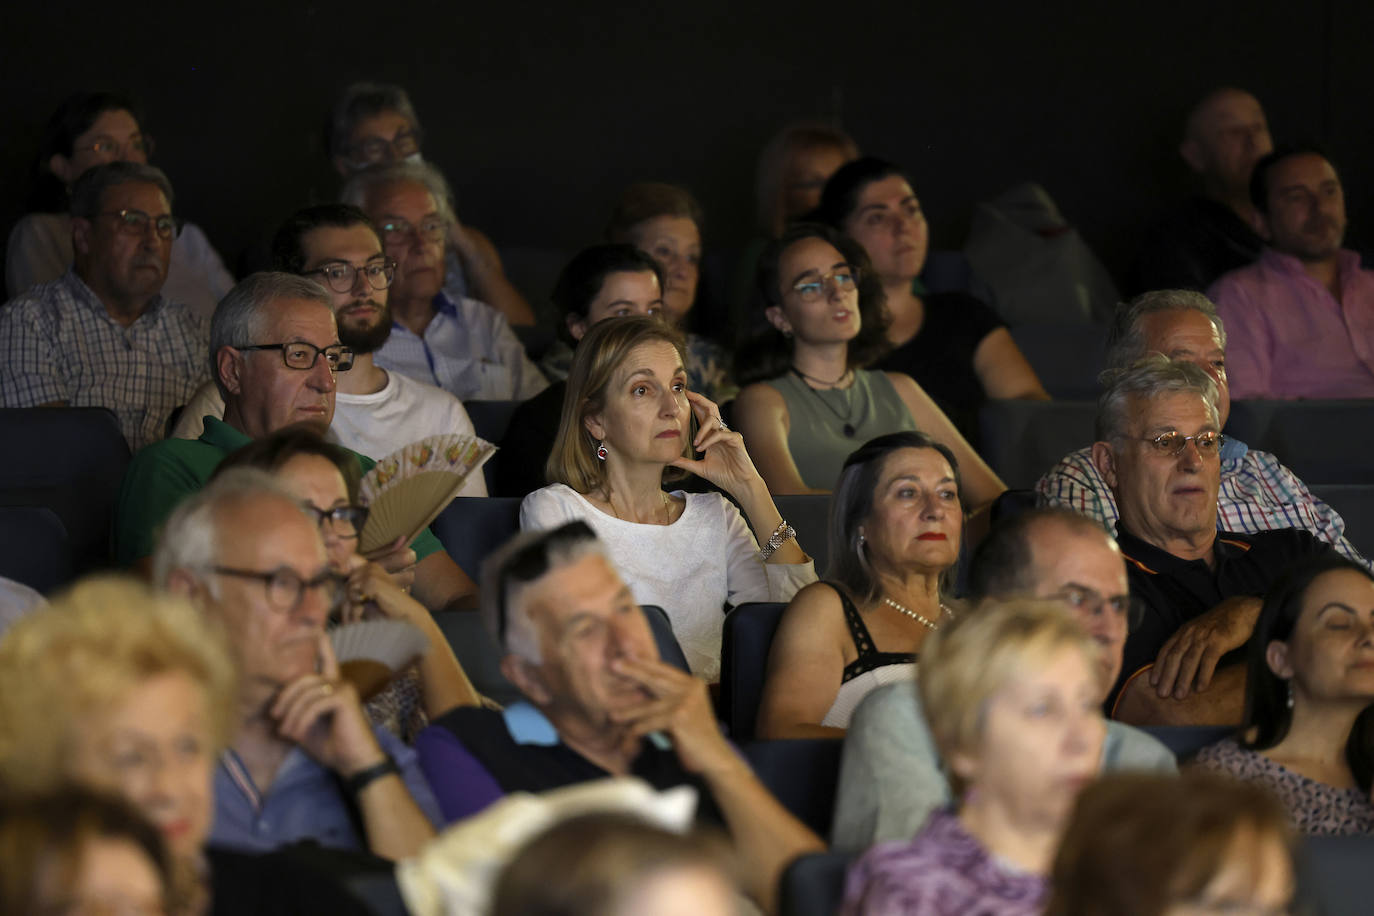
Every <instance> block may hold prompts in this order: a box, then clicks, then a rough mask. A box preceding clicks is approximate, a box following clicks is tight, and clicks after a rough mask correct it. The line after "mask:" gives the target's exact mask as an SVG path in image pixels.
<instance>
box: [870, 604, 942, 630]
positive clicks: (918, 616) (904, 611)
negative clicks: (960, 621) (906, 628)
mask: <svg viewBox="0 0 1374 916" xmlns="http://www.w3.org/2000/svg"><path fill="white" fill-rule="evenodd" d="M883 603H884V604H886V605H888V606H889V607H892V608H895V609H896V610H897V611H898V612H900V613H902V614H905V615H907V616H908V617H910V618H911V619H912V620H914V621H916V622H917V623H921V624H925V625H926V626H928V627H930V628H931V629H932V630H938V629H940V625H939V624H938V623H931V622H930V620H929V619H927V618H926V616H925V615H924V614H918V613H916V612H915V611H913V610H912V609H911V608H909V607H905V606H903V605H900V604H898V603H897V602H895V601H893V600H892V599H891V598H883ZM940 610H942V611H944V612H945V613H946V614H948V613H949V608H947V607H945V606H944V604H943V603H942V604H941V605H940Z"/></svg>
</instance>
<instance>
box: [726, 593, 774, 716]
mask: <svg viewBox="0 0 1374 916" xmlns="http://www.w3.org/2000/svg"><path fill="white" fill-rule="evenodd" d="M786 608H787V605H786V604H783V603H781V602H766V603H763V602H759V603H749V604H741V605H740V606H739V607H737V608H735V609H734V610H733V611H731V612H730V613H729V614H727V615H726V616H725V630H724V633H723V634H722V638H721V650H720V653H721V654H720V706H721V717H722V719H724V721H725V727H726V729H727V730H728V731H729V734H730V737H731V739H733V740H734V741H736V742H740V741H748V740H750V739H752V738H753V737H754V720H755V718H756V717H757V715H758V711H759V701H760V700H761V699H762V698H763V678H764V673H765V670H766V669H767V667H768V651H769V649H771V648H772V646H773V635H774V634H775V633H777V630H778V623H779V622H780V621H781V620H782V612H783V611H784V610H786Z"/></svg>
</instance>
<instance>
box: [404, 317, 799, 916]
mask: <svg viewBox="0 0 1374 916" xmlns="http://www.w3.org/2000/svg"><path fill="white" fill-rule="evenodd" d="M631 320H634V319H627V320H626V322H627V323H628V322H629V321H631ZM613 324H619V323H613ZM574 373H576V370H574ZM683 581H688V580H686V579H684V580H683ZM482 593H483V606H482V613H483V615H484V618H485V622H486V624H487V627H488V629H489V630H490V631H491V634H492V636H493V638H494V639H495V640H496V643H497V645H499V646H500V647H501V651H502V652H503V653H504V657H503V658H502V660H501V670H502V671H503V672H504V673H505V674H506V676H507V677H508V678H510V680H511V682H512V683H513V684H515V685H516V687H518V688H519V689H520V692H521V693H523V694H524V695H525V697H526V698H527V699H528V701H529V702H530V704H532V705H533V706H534V707H536V708H537V709H538V710H539V712H541V713H542V714H543V715H544V716H545V717H546V718H547V719H548V721H549V723H550V724H551V725H552V727H553V729H554V730H555V731H556V732H557V743H555V744H551V745H550V744H546V743H523V742H521V741H520V739H517V738H515V737H513V736H512V735H511V734H510V732H509V731H508V730H507V727H506V724H505V722H504V721H503V719H502V716H501V714H500V713H498V712H495V711H492V710H488V709H457V710H454V711H453V712H451V713H449V714H448V715H447V716H445V717H444V718H443V719H441V720H440V721H439V722H438V723H436V724H435V725H433V726H431V727H430V728H429V729H427V730H426V731H425V732H424V733H423V734H422V735H421V736H420V739H419V741H418V742H417V748H418V750H419V752H420V754H421V760H422V762H423V764H424V767H425V772H426V773H428V774H429V775H430V777H431V779H432V780H433V781H434V786H435V790H436V792H437V793H438V795H439V798H440V802H441V804H442V805H443V808H444V813H445V814H446V815H447V816H448V817H450V818H457V817H463V816H466V815H468V814H471V813H473V812H475V811H478V810H481V809H482V808H484V807H485V806H486V805H488V804H490V803H491V802H492V801H494V800H496V799H498V798H500V797H501V796H503V795H505V794H507V793H511V792H522V791H523V792H531V791H533V792H537V791H542V790H546V789H553V788H557V787H560V786H565V785H571V784H573V783H579V782H586V781H589V780H593V779H601V778H604V777H606V776H624V775H633V776H638V777H640V778H641V779H644V780H645V781H646V782H648V783H650V784H651V785H653V786H654V787H655V788H660V789H663V788H669V787H671V786H676V785H683V784H688V785H693V786H695V787H696V788H697V789H698V791H699V792H700V793H701V804H700V805H699V807H698V818H699V819H704V820H706V821H707V822H712V821H714V822H715V823H717V824H718V825H721V826H724V827H725V828H726V829H727V831H728V832H729V835H730V838H731V841H732V845H733V852H734V854H735V855H736V857H737V859H738V861H739V863H740V874H741V876H742V878H743V880H744V882H745V889H746V891H747V892H748V893H749V894H750V896H752V897H753V898H754V899H755V900H757V901H759V902H760V903H762V904H763V908H764V910H765V912H770V911H771V910H772V907H771V906H770V903H771V901H772V899H773V897H774V894H775V892H776V888H777V881H778V877H779V875H780V873H781V871H782V869H783V867H784V866H785V865H786V864H787V863H788V862H790V861H791V860H792V859H794V858H795V857H796V856H798V855H801V854H803V853H807V852H813V851H819V850H820V849H821V843H820V841H819V840H818V839H817V838H816V837H815V835H814V834H812V833H811V832H810V831H809V830H807V829H806V828H805V827H804V826H802V824H801V823H800V822H798V821H797V820H796V819H795V818H793V817H792V815H790V814H788V813H787V811H786V810H785V809H783V807H782V806H781V805H780V804H778V802H777V800H775V799H774V798H773V796H772V795H770V794H769V792H768V790H767V789H766V788H764V786H763V784H762V783H760V782H759V780H758V778H757V777H756V776H755V775H754V774H753V772H752V771H751V770H750V769H749V766H748V764H746V763H745V762H744V759H743V758H742V757H741V756H740V754H739V753H738V752H737V751H736V750H735V749H734V748H733V747H731V745H730V743H729V742H728V741H726V739H725V737H724V736H723V735H722V734H721V732H720V726H719V725H718V724H717V723H716V720H715V717H714V715H713V714H712V711H711V701H710V698H709V694H708V693H707V689H706V685H705V684H704V683H703V682H702V681H701V680H699V679H698V678H694V677H692V676H690V675H688V674H686V673H685V672H682V671H679V670H678V669H676V668H674V667H672V666H670V665H667V664H664V663H663V662H662V661H660V660H659V658H658V652H657V649H656V647H655V645H654V640H653V636H652V634H651V633H650V631H649V626H648V622H647V620H646V619H645V617H644V616H643V614H642V613H641V612H640V609H639V607H638V602H637V601H636V599H635V597H634V596H632V595H631V593H630V587H629V586H628V585H627V584H626V583H625V582H624V581H623V580H622V579H621V578H620V576H619V575H618V574H617V572H616V569H615V566H614V564H613V563H612V561H611V559H610V557H609V556H608V555H607V553H606V551H605V549H604V548H603V547H602V545H601V543H600V542H599V541H598V540H597V538H596V536H595V535H594V534H593V533H592V530H591V528H589V527H588V526H587V525H586V524H585V523H582V522H571V523H569V524H567V525H564V526H563V527H561V528H556V529H554V530H552V531H544V532H537V533H536V532H527V533H525V534H522V535H520V536H519V537H518V538H517V539H516V540H514V541H512V542H511V543H509V544H507V545H506V546H505V547H504V548H502V550H501V551H499V552H498V553H497V554H495V555H494V556H493V557H492V558H491V559H490V560H489V561H488V564H487V566H486V568H485V572H484V582H483V592H482Z"/></svg>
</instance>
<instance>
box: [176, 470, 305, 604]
mask: <svg viewBox="0 0 1374 916" xmlns="http://www.w3.org/2000/svg"><path fill="white" fill-rule="evenodd" d="M263 497H276V498H278V499H281V500H283V501H284V502H288V503H290V504H291V505H293V506H295V507H296V508H297V509H299V510H300V513H301V517H302V518H304V519H306V520H308V521H309V522H310V523H311V524H312V525H314V524H315V520H314V519H313V518H312V517H311V516H309V515H308V514H306V512H305V509H303V508H302V507H301V504H300V500H299V499H297V498H296V496H295V495H294V494H292V493H291V492H290V491H289V490H287V489H286V487H284V486H283V485H282V484H281V483H280V482H279V481H278V480H277V479H276V478H275V477H273V476H272V475H271V474H268V473H267V472H266V471H260V470H258V469H257V468H231V469H230V470H227V471H225V472H224V473H223V474H221V475H219V476H218V477H216V478H215V479H214V480H213V481H211V482H210V483H209V484H207V485H206V486H205V487H204V488H203V489H201V490H199V491H198V492H196V493H193V494H191V495H190V496H188V497H187V498H186V499H184V500H182V501H181V503H180V504H179V505H178V506H177V507H176V509H174V510H173V511H172V514H171V515H170V516H168V517H167V521H166V522H165V523H164V524H163V526H162V533H161V534H160V535H159V537H158V539H157V549H156V550H155V551H154V552H153V582H154V583H156V584H157V585H159V586H166V584H167V577H168V576H170V575H171V574H172V571H173V570H177V569H185V570H189V571H191V572H194V573H196V574H197V575H202V576H204V575H207V574H208V573H209V571H210V568H211V567H213V566H214V565H215V562H216V559H217V558H218V556H219V530H218V524H219V518H218V517H219V513H220V511H221V510H222V509H224V508H225V507H227V506H233V505H237V504H239V503H243V502H247V501H249V500H252V499H261V498H263ZM207 587H209V589H210V593H211V594H212V595H216V596H217V595H218V590H217V589H216V588H215V586H214V581H213V580H209V582H208V585H207Z"/></svg>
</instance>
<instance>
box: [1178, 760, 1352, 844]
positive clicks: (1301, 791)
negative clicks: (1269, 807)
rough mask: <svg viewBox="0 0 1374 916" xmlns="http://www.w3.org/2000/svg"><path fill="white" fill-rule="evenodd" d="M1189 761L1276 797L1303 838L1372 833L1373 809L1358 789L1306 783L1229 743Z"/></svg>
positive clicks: (1278, 765) (1287, 771)
mask: <svg viewBox="0 0 1374 916" xmlns="http://www.w3.org/2000/svg"><path fill="white" fill-rule="evenodd" d="M1194 762H1195V763H1196V764H1197V765H1198V766H1200V767H1203V768H1205V769H1208V770H1214V771H1216V772H1218V773H1224V774H1226V775H1227V776H1234V777H1235V778H1236V779H1243V780H1245V781H1246V782H1253V783H1258V784H1260V785H1262V786H1264V787H1265V788H1266V789H1268V790H1269V791H1271V792H1273V793H1274V794H1275V795H1276V796H1278V799H1279V801H1280V802H1281V803H1282V804H1283V807H1284V809H1285V810H1287V812H1288V816H1289V817H1290V818H1292V819H1293V824H1294V826H1296V827H1297V828H1298V830H1300V831H1302V832H1303V833H1305V834H1307V835H1308V836H1352V835H1358V834H1365V833H1374V804H1370V801H1369V796H1367V795H1365V794H1364V793H1363V792H1361V791H1360V790H1359V789H1338V788H1336V787H1335V786H1328V785H1327V784H1326V783H1324V782H1317V781H1316V780H1315V779H1308V778H1307V777H1306V776H1303V775H1302V774H1301V773H1295V772H1293V771H1292V770H1290V769H1288V768H1287V767H1285V766H1282V765H1281V764H1278V763H1275V762H1274V761H1272V760H1270V759H1269V758H1268V757H1266V756H1264V755H1263V754H1261V753H1260V752H1259V751H1252V750H1247V749H1246V748H1243V747H1241V746H1240V745H1239V744H1237V743H1236V741H1235V739H1233V738H1227V739H1225V740H1223V741H1218V742H1217V743H1216V744H1211V745H1208V746H1207V747H1204V748H1203V749H1202V750H1200V751H1198V754H1197V757H1195V758H1194Z"/></svg>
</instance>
